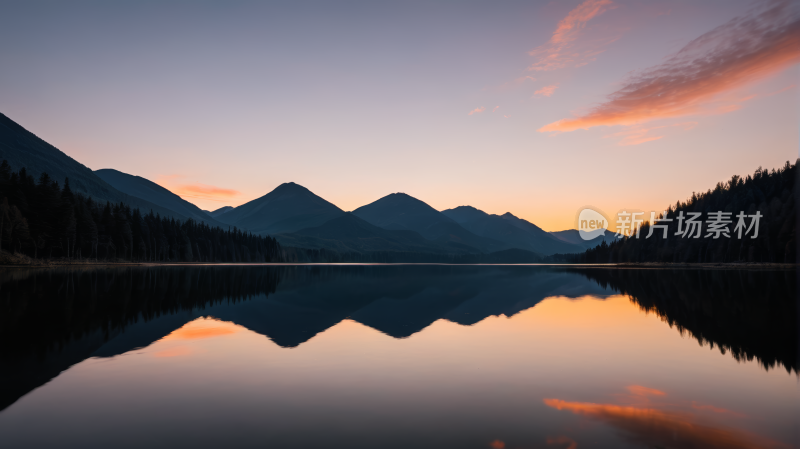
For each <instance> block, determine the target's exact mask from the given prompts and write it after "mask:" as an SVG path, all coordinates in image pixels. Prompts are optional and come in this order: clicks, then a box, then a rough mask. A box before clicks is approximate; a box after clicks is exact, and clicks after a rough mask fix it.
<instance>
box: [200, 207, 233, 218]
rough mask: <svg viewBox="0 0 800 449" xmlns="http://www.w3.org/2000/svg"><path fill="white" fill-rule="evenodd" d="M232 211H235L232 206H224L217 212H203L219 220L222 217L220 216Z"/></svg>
mask: <svg viewBox="0 0 800 449" xmlns="http://www.w3.org/2000/svg"><path fill="white" fill-rule="evenodd" d="M232 210H233V207H232V206H222V207H220V208H219V209H216V210H203V212H205V213H207V214H208V215H210V216H211V218H217V217H218V216H220V215H222V214H224V213H226V212H230V211H232Z"/></svg>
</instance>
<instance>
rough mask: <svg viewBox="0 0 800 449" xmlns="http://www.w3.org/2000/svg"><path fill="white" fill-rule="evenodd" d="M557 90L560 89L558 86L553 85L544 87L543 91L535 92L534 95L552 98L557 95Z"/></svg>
mask: <svg viewBox="0 0 800 449" xmlns="http://www.w3.org/2000/svg"><path fill="white" fill-rule="evenodd" d="M556 89H558V84H552V85H550V86H544V87H543V88H541V89H539V90H537V91H536V92H534V93H533V95H534V96H537V95H540V96H542V97H549V96H551V95H553V94H554V93H555V91H556Z"/></svg>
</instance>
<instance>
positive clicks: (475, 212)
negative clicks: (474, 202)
mask: <svg viewBox="0 0 800 449" xmlns="http://www.w3.org/2000/svg"><path fill="white" fill-rule="evenodd" d="M442 213H443V214H445V215H446V216H448V217H450V218H451V219H453V220H455V221H456V222H457V223H466V222H468V221H472V220H479V219H481V218H483V217H486V216H488V215H489V214H487V213H486V212H484V211H482V210H480V209H478V208H476V207H472V206H458V207H454V208H453V209H447V210H443V211H442Z"/></svg>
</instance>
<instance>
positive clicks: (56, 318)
mask: <svg viewBox="0 0 800 449" xmlns="http://www.w3.org/2000/svg"><path fill="white" fill-rule="evenodd" d="M795 282H796V281H795V274H794V272H793V271H739V270H660V269H659V270H643V269H636V270H634V269H613V268H573V267H526V266H505V267H488V266H282V267H281V266H278V267H276V266H271V267H266V266H195V267H176V266H162V267H120V268H71V267H70V268H61V269H29V270H10V269H8V270H4V271H2V272H0V381H2V384H1V385H0V410H5V409H9V410H11V409H13V406H12V405H13V404H15V402H17V401H18V400H19V399H20V398H21V397H23V396H25V395H26V394H28V393H29V392H31V391H33V390H36V389H37V388H38V387H40V386H42V385H44V384H46V383H48V382H49V381H50V380H51V379H54V378H56V377H57V376H59V374H60V373H62V372H63V371H65V370H67V369H68V368H70V367H71V366H73V365H76V364H79V363H81V362H83V361H84V360H87V359H90V358H98V359H102V358H110V357H115V356H117V355H121V354H126V353H131V351H134V350H138V349H140V348H147V347H156V342H158V345H160V346H158V348H160V349H159V350H158V351H156V352H154V353H153V356H154V357H157V358H174V359H176V360H177V359H178V358H180V357H182V356H187V355H191V354H194V352H193V351H196V350H197V348H196V347H194V346H192V345H191V344H190V343H191V342H193V341H198V340H204V339H215V338H227V337H233V336H236V335H239V334H241V333H242V332H245V331H252V332H255V333H257V334H261V335H263V336H266V337H268V338H269V339H270V340H271V341H272V342H274V343H275V344H277V345H278V346H280V347H283V348H296V347H300V346H303V345H304V344H305V343H306V342H308V341H309V340H310V339H312V338H314V337H315V336H317V335H319V334H320V333H322V332H325V331H326V330H327V329H330V328H332V327H335V326H337V325H339V324H340V323H345V322H356V323H360V324H362V325H364V326H368V327H370V328H373V329H375V330H377V331H380V332H382V333H383V334H386V335H388V336H391V337H394V338H397V339H405V338H408V337H410V336H412V335H415V334H417V333H419V332H421V331H422V330H424V329H426V328H428V327H429V326H431V325H432V324H433V323H435V322H437V321H438V320H446V321H449V322H452V323H456V324H458V325H462V326H472V325H475V324H476V323H479V322H481V321H483V320H485V319H486V318H487V317H492V316H505V317H515V316H517V315H519V314H521V313H522V312H524V311H527V310H529V309H531V308H533V307H535V306H537V304H540V303H541V302H542V301H543V300H545V299H547V298H571V299H575V298H596V299H601V300H603V299H604V298H609V297H618V296H619V295H624V296H627V297H628V299H629V300H630V301H632V302H633V303H635V304H636V305H637V306H638V307H639V308H640V309H641V310H642V311H644V312H646V313H655V314H656V315H657V316H658V317H659V318H660V319H661V320H662V321H664V322H665V323H667V324H668V325H669V327H671V328H673V329H674V330H672V331H671V332H672V333H673V334H674V335H675V337H676V338H681V336H690V337H691V338H693V339H695V340H696V341H697V342H698V343H700V344H701V345H705V346H708V347H710V348H712V349H715V350H718V351H720V352H722V353H723V354H729V355H726V357H732V358H733V359H735V360H737V361H739V362H740V363H749V362H748V361H753V362H754V363H758V364H759V365H760V366H761V369H763V370H767V371H769V370H773V369H775V368H782V369H785V370H786V371H788V372H790V373H792V374H794V375H796V374H797V370H798V366H797V363H798V362H797V354H798V345H797V340H798V339H797V335H798V333H797V332H798V329H797V319H796V317H797V303H796V285H795ZM320 338H325V336H320ZM182 342H186V343H187V344H183V343H182ZM556 349H557V348H556ZM612 352H613V351H612ZM565 356H566V355H565ZM653 356H655V357H656V358H657V357H658V356H657V355H651V356H648V357H649V358H652V357H653ZM609 357H611V358H613V355H610V356H609ZM649 358H648V360H649ZM627 391H628V393H629V394H627V395H626V396H625V397H619V398H618V399H619V400H618V401H612V402H597V401H596V399H597V398H594V399H591V401H590V402H587V401H586V400H585V399H583V398H579V397H573V396H570V395H569V394H560V393H559V394H558V395H548V396H546V397H540V399H539V401H540V403H541V401H543V403H544V405H545V406H546V408H549V409H551V410H553V409H555V410H561V411H563V412H567V411H568V412H571V413H572V414H574V415H576V416H580V417H582V418H585V419H588V420H590V421H592V422H599V423H603V424H604V425H606V426H608V428H613V429H616V431H617V432H618V433H619V435H620V438H621V439H622V440H621V441H625V442H626V444H630V445H632V446H631V447H637V446H640V445H645V446H647V445H650V446H655V447H660V446H664V447H742V448H745V447H786V446H785V445H783V443H779V442H776V441H774V440H772V439H769V438H766V437H760V436H757V435H755V434H752V433H748V432H746V431H743V430H742V431H739V430H736V431H734V430H730V429H729V428H727V427H725V426H719V425H712V424H708V423H706V422H705V421H703V420H702V419H700V421H697V420H696V418H697V417H698V416H701V417H702V416H704V414H711V415H714V416H723V415H724V416H726V419H729V420H736V419H744V418H742V416H744V415H742V414H741V412H739V411H727V410H726V409H724V408H722V407H719V406H718V405H716V404H704V403H700V402H696V401H687V400H683V403H681V404H678V405H676V404H675V403H674V402H670V401H669V400H668V399H670V396H669V395H668V392H667V393H665V392H663V391H660V390H658V389H654V388H651V387H649V386H646V385H645V386H643V385H631V386H629V387H628V390H627ZM561 393H565V392H564V391H561ZM655 399H657V400H658V401H656V400H655ZM659 401H660V402H659ZM665 404H666V405H665ZM664 407H666V408H664ZM698 414H699V415H698ZM737 414H738V415H737ZM2 418H3V414H2V412H0V421H2ZM643 429H645V430H643ZM669 435H672V437H669ZM573 437H574V435H566V434H565V435H556V434H553V435H549V436H548V437H547V438H546V439H545V440H542V443H544V444H546V445H548V446H547V447H573V445H575V446H574V447H577V446H576V445H577V443H576V441H577V440H576V439H574V438H573ZM669 438H672V440H669ZM676 438H677V439H676ZM681 438H682V439H681ZM669 441H672V443H670V444H673V446H669V445H668V444H667V443H668V442H669ZM734 443H735V444H734ZM481 444H482V446H479V447H516V446H512V445H511V443H510V442H509V441H506V440H503V439H502V438H495V439H489V440H487V441H485V442H483V443H481ZM732 444H734V445H732Z"/></svg>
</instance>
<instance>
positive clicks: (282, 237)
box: [275, 212, 469, 254]
mask: <svg viewBox="0 0 800 449" xmlns="http://www.w3.org/2000/svg"><path fill="white" fill-rule="evenodd" d="M275 238H276V239H277V240H278V242H280V244H281V245H284V246H294V247H299V248H314V249H321V248H324V249H331V250H336V251H340V252H356V253H363V252H369V251H398V252H419V253H436V254H445V253H452V252H461V253H464V252H469V249H465V248H458V247H455V248H454V247H450V246H448V245H443V244H440V243H438V242H433V241H431V240H428V239H425V238H424V237H422V236H421V235H419V233H417V232H415V231H409V230H389V229H383V228H380V227H378V226H375V225H372V224H370V223H368V222H366V221H365V220H362V219H361V218H359V217H357V216H356V215H355V214H354V213H351V212H343V213H342V214H341V215H340V216H339V217H336V218H334V219H332V220H329V221H327V222H325V223H324V224H322V225H320V226H315V227H313V228H306V229H301V230H299V231H297V232H294V233H290V234H278V235H276V236H275Z"/></svg>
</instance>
